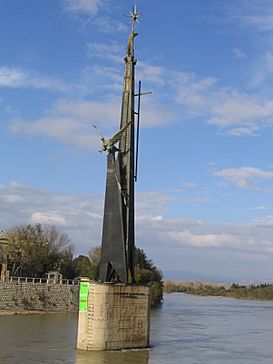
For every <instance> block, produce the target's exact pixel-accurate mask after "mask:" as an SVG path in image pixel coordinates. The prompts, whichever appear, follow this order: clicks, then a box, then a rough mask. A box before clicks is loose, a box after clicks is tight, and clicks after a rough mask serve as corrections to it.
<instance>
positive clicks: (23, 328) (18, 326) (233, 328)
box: [0, 293, 273, 364]
mask: <svg viewBox="0 0 273 364" xmlns="http://www.w3.org/2000/svg"><path fill="white" fill-rule="evenodd" d="M76 335H77V315H76V314H43V315H24V316H21V315H14V316H0V363H1V364H17V363H22V364H29V363H31V364H36V363H37V364H40V363H41V364H179V363H182V364H199V363H200V364H205V363H209V364H222V363H230V364H231V363H232V364H233V363H235V364H252V363H253V364H254V363H255V364H272V363H273V302H261V301H243V300H235V299H229V298H221V297H219V298H218V297H193V296H188V295H184V294H181V293H174V294H168V295H165V301H164V304H163V305H162V307H161V308H158V309H155V310H153V311H152V316H151V348H150V349H149V350H133V351H124V352H95V353H94V352H82V351H78V350H76V349H75V344H76Z"/></svg>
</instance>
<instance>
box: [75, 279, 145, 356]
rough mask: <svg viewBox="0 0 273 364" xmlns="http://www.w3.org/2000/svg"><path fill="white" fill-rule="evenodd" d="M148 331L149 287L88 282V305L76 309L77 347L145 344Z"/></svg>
mask: <svg viewBox="0 0 273 364" xmlns="http://www.w3.org/2000/svg"><path fill="white" fill-rule="evenodd" d="M149 331H150V300H149V288H148V287H144V286H133V285H132V286H131V285H122V284H111V283H109V284H108V283H90V284H89V292H88V307H87V309H86V310H80V312H79V322H78V340H77V348H78V349H82V350H121V349H136V348H147V347H148V346H149Z"/></svg>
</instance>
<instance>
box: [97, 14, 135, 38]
mask: <svg viewBox="0 0 273 364" xmlns="http://www.w3.org/2000/svg"><path fill="white" fill-rule="evenodd" d="M93 24H94V26H96V28H97V29H98V30H99V31H100V32H102V33H107V34H112V33H113V32H125V31H127V29H128V27H127V26H126V25H124V24H123V23H122V22H120V21H117V20H113V19H111V18H110V17H109V16H101V17H98V18H96V19H95V20H94V22H93Z"/></svg>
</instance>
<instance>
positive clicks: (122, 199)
mask: <svg viewBox="0 0 273 364" xmlns="http://www.w3.org/2000/svg"><path fill="white" fill-rule="evenodd" d="M130 17H131V21H132V30H131V33H130V35H129V39H128V46H127V52H126V57H125V58H124V61H125V71H124V84H123V94H122V107H121V121H120V130H119V132H118V133H116V134H115V138H116V139H115V140H113V142H112V143H111V139H110V140H107V143H108V144H107V145H106V144H105V145H106V146H105V149H106V150H107V152H108V155H107V180H106V191H105V205H104V219H103V233H102V250H101V262H100V269H99V277H98V280H100V281H102V282H122V283H128V282H132V283H133V282H135V258H134V257H135V211H134V210H135V208H134V206H135V197H134V194H135V192H134V183H135V181H134V178H135V114H136V113H135V102H134V99H135V65H136V59H135V57H134V38H135V37H136V36H137V35H138V34H137V33H135V23H136V22H137V20H138V17H139V14H138V13H137V9H136V5H135V6H134V8H133V10H132V12H131V13H130ZM117 138H118V140H119V146H118V148H116V147H115V145H114V142H116V141H117ZM112 139H113V138H112Z"/></svg>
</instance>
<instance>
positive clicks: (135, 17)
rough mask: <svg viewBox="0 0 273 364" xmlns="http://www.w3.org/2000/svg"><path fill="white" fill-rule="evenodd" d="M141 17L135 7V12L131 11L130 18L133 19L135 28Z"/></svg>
mask: <svg viewBox="0 0 273 364" xmlns="http://www.w3.org/2000/svg"><path fill="white" fill-rule="evenodd" d="M140 15H141V14H140V13H138V12H137V8H136V5H135V6H134V8H133V10H132V11H130V18H131V21H132V25H133V27H134V25H135V23H136V22H138V18H139V17H140Z"/></svg>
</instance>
